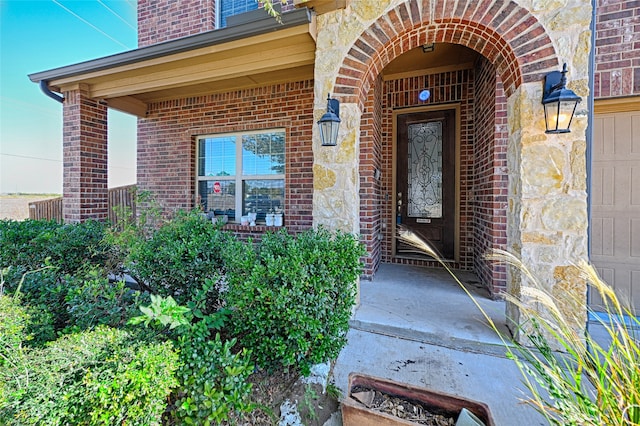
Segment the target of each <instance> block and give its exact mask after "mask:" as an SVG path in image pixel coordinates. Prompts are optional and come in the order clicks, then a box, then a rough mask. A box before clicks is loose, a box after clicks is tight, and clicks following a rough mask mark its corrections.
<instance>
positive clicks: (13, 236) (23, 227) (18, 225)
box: [0, 220, 61, 270]
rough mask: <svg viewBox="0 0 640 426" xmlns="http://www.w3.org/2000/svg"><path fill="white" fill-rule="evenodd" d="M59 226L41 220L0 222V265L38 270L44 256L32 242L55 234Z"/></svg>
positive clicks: (39, 248) (39, 247) (41, 248)
mask: <svg viewBox="0 0 640 426" xmlns="http://www.w3.org/2000/svg"><path fill="white" fill-rule="evenodd" d="M60 226H61V225H60V224H58V223H56V222H49V221H41V220H25V221H21V222H18V221H14V220H0V247H2V250H0V265H3V266H5V267H6V266H16V267H17V266H21V267H23V269H25V270H34V269H38V268H39V267H41V266H42V265H43V262H44V259H45V258H46V255H44V256H43V253H42V250H43V247H41V246H40V245H38V244H35V243H34V241H36V239H38V237H39V236H40V234H42V233H50V232H55V230H56V229H58V228H59V227H60Z"/></svg>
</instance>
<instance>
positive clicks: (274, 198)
mask: <svg viewBox="0 0 640 426" xmlns="http://www.w3.org/2000/svg"><path fill="white" fill-rule="evenodd" d="M243 193H244V200H243V203H242V214H247V213H257V219H258V220H264V218H265V216H266V215H267V213H269V212H270V211H271V212H274V213H275V212H276V211H280V212H281V211H282V208H283V207H284V179H262V180H245V181H244V191H243Z"/></svg>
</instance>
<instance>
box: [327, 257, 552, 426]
mask: <svg viewBox="0 0 640 426" xmlns="http://www.w3.org/2000/svg"><path fill="white" fill-rule="evenodd" d="M456 275H457V276H458V277H459V278H460V280H461V281H462V282H463V283H465V285H466V287H467V288H468V289H469V290H470V291H471V293H472V294H473V295H474V296H475V297H476V300H477V301H478V302H479V304H480V305H481V306H482V308H483V309H484V310H485V312H487V314H489V315H490V317H491V318H492V319H493V321H494V323H495V324H496V326H498V328H499V330H500V331H501V332H503V333H508V331H507V328H506V326H505V313H504V312H505V304H504V302H503V301H495V300H491V299H490V298H489V297H488V292H487V291H486V290H482V289H481V288H480V287H479V283H478V282H477V278H475V276H474V275H473V274H470V273H468V272H464V271H456ZM347 337H348V343H347V346H346V347H345V348H344V349H343V350H342V352H341V353H340V355H339V356H338V359H337V361H336V363H335V366H334V369H333V381H334V383H335V385H336V386H337V387H338V388H339V389H340V390H341V391H342V394H343V395H346V394H347V391H348V389H347V388H348V376H349V374H350V373H352V372H356V373H362V374H367V375H372V376H377V377H382V378H386V379H391V380H395V381H398V382H403V383H409V384H412V385H414V386H420V387H426V388H428V389H430V390H435V391H440V392H444V393H447V394H452V395H458V396H461V397H464V398H468V399H472V400H476V401H479V402H484V403H485V404H487V405H488V406H489V409H490V411H491V413H492V415H493V419H494V421H495V424H496V425H500V426H503V425H504V426H509V425H527V426H529V425H531V426H533V425H545V424H547V422H546V421H545V420H544V418H542V416H540V415H539V414H538V413H537V412H536V411H535V410H534V409H533V408H531V407H529V406H527V405H524V404H522V402H521V400H522V398H523V397H524V396H525V391H524V386H523V385H522V384H521V375H520V372H519V370H518V368H517V366H516V365H515V363H514V362H513V361H511V360H508V359H506V358H505V356H504V354H505V350H504V348H503V346H502V343H501V341H500V339H499V337H498V336H497V335H496V333H495V332H494V331H493V330H491V329H490V328H489V326H488V324H487V321H486V320H485V319H484V317H483V316H482V314H481V313H480V311H479V310H478V308H477V307H476V306H475V305H474V303H473V301H472V300H471V299H470V298H469V297H468V296H467V295H466V294H465V293H464V291H463V290H462V289H461V288H460V287H459V285H458V284H457V283H456V282H455V281H454V280H453V279H452V277H451V276H450V275H449V274H448V273H447V272H446V271H445V270H441V269H430V268H422V267H414V266H406V265H391V264H383V265H381V266H380V269H379V271H378V272H377V274H376V275H375V277H374V279H373V280H372V281H361V283H360V306H359V307H358V309H357V310H356V313H355V316H354V318H353V319H352V321H351V329H350V331H349V333H348V336H347Z"/></svg>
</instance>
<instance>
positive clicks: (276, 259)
mask: <svg viewBox="0 0 640 426" xmlns="http://www.w3.org/2000/svg"><path fill="white" fill-rule="evenodd" d="M235 253H236V256H235V259H234V258H233V256H234V254H233V253H231V254H230V259H229V260H228V265H229V274H228V280H229V295H228V302H229V306H230V307H231V308H232V309H233V311H234V314H233V317H232V322H233V326H234V329H235V331H236V333H237V335H238V336H240V337H239V338H240V342H241V344H242V345H243V346H244V347H247V348H249V349H251V351H252V352H253V353H254V355H255V358H256V361H257V363H258V364H259V365H260V366H262V367H266V368H277V367H279V366H285V367H286V366H298V367H300V368H301V370H302V372H303V373H305V374H306V373H308V372H309V369H310V366H311V365H313V364H315V363H319V362H324V361H326V360H328V359H332V358H335V357H336V356H337V355H338V353H339V351H340V349H342V347H344V345H345V343H346V337H345V336H346V332H347V330H348V328H349V325H348V321H349V318H350V316H351V310H352V308H353V306H354V304H355V295H356V287H355V282H356V279H357V278H358V276H359V274H360V272H361V268H362V265H361V263H360V256H362V255H363V254H364V248H363V246H362V245H361V244H360V243H359V242H358V240H357V239H356V238H355V237H353V236H352V235H349V234H346V233H341V232H338V233H336V234H331V233H330V232H328V231H326V230H323V229H319V230H309V231H307V232H304V233H302V234H299V235H298V236H297V237H293V236H291V235H288V234H286V233H285V232H279V233H275V234H267V235H265V236H264V237H263V239H262V242H261V244H260V245H259V247H258V249H257V251H256V252H255V253H254V254H253V255H252V256H250V255H248V254H247V252H246V251H238V252H235ZM238 257H239V258H238Z"/></svg>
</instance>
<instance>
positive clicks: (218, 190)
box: [198, 180, 236, 220]
mask: <svg viewBox="0 0 640 426" xmlns="http://www.w3.org/2000/svg"><path fill="white" fill-rule="evenodd" d="M198 195H199V196H200V205H202V210H203V211H205V212H209V211H213V212H214V213H215V214H217V215H222V214H226V215H229V218H230V219H231V220H233V218H234V217H235V214H236V182H235V180H220V181H216V180H201V181H200V182H198Z"/></svg>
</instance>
